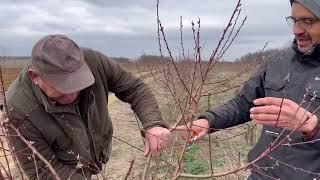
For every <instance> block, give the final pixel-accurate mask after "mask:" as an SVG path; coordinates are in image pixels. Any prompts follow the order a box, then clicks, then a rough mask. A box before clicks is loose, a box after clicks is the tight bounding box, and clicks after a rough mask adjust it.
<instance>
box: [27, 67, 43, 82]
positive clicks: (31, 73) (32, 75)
mask: <svg viewBox="0 0 320 180" xmlns="http://www.w3.org/2000/svg"><path fill="white" fill-rule="evenodd" d="M28 74H29V76H30V78H31V80H32V81H33V83H34V84H39V81H40V77H39V75H38V74H37V73H36V72H35V71H34V70H33V69H31V68H29V69H28Z"/></svg>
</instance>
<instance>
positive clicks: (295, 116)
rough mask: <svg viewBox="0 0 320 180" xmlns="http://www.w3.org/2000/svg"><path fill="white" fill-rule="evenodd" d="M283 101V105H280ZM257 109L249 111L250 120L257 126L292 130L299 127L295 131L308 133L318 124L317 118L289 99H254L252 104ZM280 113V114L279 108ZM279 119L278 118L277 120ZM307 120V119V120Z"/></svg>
mask: <svg viewBox="0 0 320 180" xmlns="http://www.w3.org/2000/svg"><path fill="white" fill-rule="evenodd" d="M282 101H283V103H282ZM253 103H254V104H255V105H256V106H257V107H253V108H251V109H250V118H251V119H252V120H253V121H254V122H256V123H257V124H262V125H270V126H275V125H277V127H282V128H285V129H288V130H294V129H295V128H296V127H298V126H301V127H300V128H299V129H297V131H300V132H306V133H307V132H310V131H311V130H312V129H314V128H315V127H316V126H317V124H318V118H317V116H315V115H313V116H312V117H311V113H310V112H308V111H307V110H306V109H304V108H302V107H299V105H298V104H297V103H295V102H293V101H291V100H289V99H283V100H282V98H274V97H266V98H260V99H256V100H254V102H253ZM281 103H282V107H281V113H280V116H279V112H280V106H281ZM278 117H279V118H278ZM308 118H309V119H308Z"/></svg>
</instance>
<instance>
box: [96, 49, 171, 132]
mask: <svg viewBox="0 0 320 180" xmlns="http://www.w3.org/2000/svg"><path fill="white" fill-rule="evenodd" d="M97 54H98V56H99V59H100V61H101V64H102V67H103V71H104V75H105V77H106V81H105V82H103V83H106V84H105V86H107V87H108V89H109V91H111V92H113V93H115V95H116V97H117V98H119V99H120V100H122V101H124V102H127V103H130V104H131V109H132V110H133V111H134V112H135V113H136V114H137V116H138V117H139V119H140V121H141V123H142V126H143V128H144V129H145V130H148V129H150V128H152V127H156V126H160V127H166V128H168V125H167V124H166V123H165V122H164V121H163V120H162V117H161V112H160V110H159V106H158V104H157V101H156V98H155V96H154V95H153V93H152V91H151V89H150V88H149V87H148V85H146V84H145V83H144V82H143V80H142V79H141V78H138V77H136V76H134V75H133V74H132V73H130V72H129V71H127V70H126V69H125V68H123V67H121V66H120V65H119V64H118V63H116V62H114V61H113V60H111V59H109V58H107V57H106V56H104V55H103V54H101V53H98V52H97Z"/></svg>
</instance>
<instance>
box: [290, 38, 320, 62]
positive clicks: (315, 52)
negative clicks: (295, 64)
mask: <svg viewBox="0 0 320 180" xmlns="http://www.w3.org/2000/svg"><path fill="white" fill-rule="evenodd" d="M292 49H293V50H294V51H295V52H296V54H297V57H298V58H297V60H298V61H299V62H301V63H310V64H312V65H314V66H320V44H319V43H318V44H315V45H314V46H313V49H312V50H311V51H310V53H306V54H304V53H302V52H300V51H299V49H298V45H297V42H296V40H294V41H293V43H292Z"/></svg>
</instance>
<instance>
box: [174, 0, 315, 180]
mask: <svg viewBox="0 0 320 180" xmlns="http://www.w3.org/2000/svg"><path fill="white" fill-rule="evenodd" d="M290 3H291V16H289V17H287V18H286V20H287V21H288V23H289V24H290V27H291V28H292V31H293V34H294V36H295V38H294V41H293V43H292V47H291V48H289V49H288V50H287V51H286V52H285V54H284V55H283V56H280V57H279V56H277V57H273V58H270V59H268V60H267V61H266V62H265V63H264V64H262V65H261V66H260V68H259V70H258V72H257V73H256V74H254V75H253V76H252V77H251V78H250V80H248V81H247V82H246V83H245V84H244V86H243V88H242V90H241V91H240V92H239V93H238V95H237V96H236V97H234V98H233V99H231V100H230V101H228V102H227V103H226V104H224V105H222V106H220V107H217V108H213V109H210V110H208V111H207V112H204V113H202V114H201V115H200V116H199V118H198V120H196V121H194V122H193V125H194V126H192V129H193V131H198V132H199V134H198V139H200V138H201V137H203V136H204V135H206V134H207V133H208V132H214V131H217V130H219V129H224V128H228V127H232V126H236V125H238V124H243V123H246V122H248V121H249V120H253V121H254V122H255V123H257V124H261V125H263V129H262V132H261V136H260V139H259V141H258V143H257V144H256V146H255V147H254V148H253V149H252V150H251V151H250V153H249V155H248V157H249V161H250V162H253V161H254V160H255V159H257V158H259V157H260V156H262V155H263V158H261V159H260V160H258V161H256V162H255V163H253V164H252V166H251V175H250V176H249V177H248V179H250V180H253V179H254V180H257V179H258V180H260V179H281V180H282V179H290V180H305V179H319V178H320V141H319V139H320V133H319V123H318V117H320V116H319V114H320V113H319V110H318V107H320V44H319V43H320V19H319V18H320V1H319V0H291V1H290ZM209 129H210V130H209ZM177 130H179V131H182V132H183V133H186V132H187V130H188V128H187V127H186V126H179V127H177ZM291 132H294V133H291ZM281 140H284V141H283V142H282V143H281V144H280V145H279V146H278V147H277V148H276V149H274V150H272V152H269V150H270V149H273V147H275V146H273V144H274V145H276V144H279V142H280V141H281ZM264 152H267V153H268V154H267V155H266V154H265V153H264Z"/></svg>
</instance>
